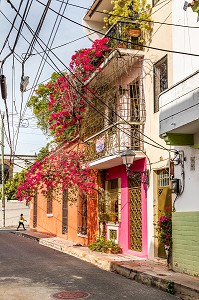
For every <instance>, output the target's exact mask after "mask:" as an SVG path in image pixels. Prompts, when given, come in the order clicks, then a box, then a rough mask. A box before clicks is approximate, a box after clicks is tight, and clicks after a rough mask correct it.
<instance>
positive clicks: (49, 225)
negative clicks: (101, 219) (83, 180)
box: [30, 194, 98, 246]
mask: <svg viewBox="0 0 199 300" xmlns="http://www.w3.org/2000/svg"><path fill="white" fill-rule="evenodd" d="M97 211H98V209H97V195H96V194H92V197H90V198H89V197H88V200H87V237H81V236H78V232H77V229H78V203H77V202H74V203H71V202H70V200H69V202H68V233H66V234H62V200H61V199H57V200H53V214H52V216H48V215H47V200H46V198H45V197H44V196H43V195H42V194H38V199H37V227H36V228H35V230H37V231H39V232H43V233H48V234H52V235H55V236H57V237H61V238H65V239H68V240H70V241H72V242H74V243H80V244H82V245H85V246H86V245H88V244H89V243H91V242H92V241H93V240H94V237H95V236H96V235H97V234H98V215H97ZM30 228H33V202H31V212H30Z"/></svg>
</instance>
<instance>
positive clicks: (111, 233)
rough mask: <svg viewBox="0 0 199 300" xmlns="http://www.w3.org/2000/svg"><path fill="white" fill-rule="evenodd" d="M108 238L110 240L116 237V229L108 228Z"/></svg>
mask: <svg viewBox="0 0 199 300" xmlns="http://www.w3.org/2000/svg"><path fill="white" fill-rule="evenodd" d="M109 239H110V240H112V241H116V240H117V239H118V237H117V230H115V229H109Z"/></svg>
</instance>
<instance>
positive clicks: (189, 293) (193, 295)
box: [111, 262, 199, 300]
mask: <svg viewBox="0 0 199 300" xmlns="http://www.w3.org/2000/svg"><path fill="white" fill-rule="evenodd" d="M111 270H112V271H113V272H116V273H117V274H120V275H122V276H124V277H126V278H128V279H131V280H135V281H137V282H139V283H143V284H145V285H147V286H152V287H156V288H159V289H161V290H163V291H165V292H167V293H169V288H170V289H171V292H173V293H172V294H174V295H175V296H177V297H179V298H180V299H183V300H198V299H199V291H198V290H196V289H193V288H191V287H187V286H185V285H182V284H179V283H177V282H175V280H174V281H170V280H168V279H164V278H162V277H160V276H155V275H151V274H148V273H144V272H141V271H138V270H135V269H130V268H127V267H125V266H122V265H119V264H117V263H115V262H112V265H111ZM171 292H170V293H171Z"/></svg>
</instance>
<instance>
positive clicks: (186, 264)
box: [172, 211, 199, 276]
mask: <svg viewBox="0 0 199 300" xmlns="http://www.w3.org/2000/svg"><path fill="white" fill-rule="evenodd" d="M198 232H199V211H197V212H175V213H173V233H172V235H173V268H174V270H176V271H180V272H184V273H187V274H191V275H195V276H199V234H198Z"/></svg>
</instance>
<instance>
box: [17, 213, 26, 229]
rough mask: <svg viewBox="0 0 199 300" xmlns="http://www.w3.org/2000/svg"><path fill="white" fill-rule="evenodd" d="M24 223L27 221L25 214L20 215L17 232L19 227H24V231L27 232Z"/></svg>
mask: <svg viewBox="0 0 199 300" xmlns="http://www.w3.org/2000/svg"><path fill="white" fill-rule="evenodd" d="M24 221H26V220H25V219H24V217H23V214H21V215H20V218H19V225H18V227H17V231H18V230H19V227H20V226H21V225H22V226H23V229H24V230H26V228H25V226H24Z"/></svg>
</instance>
